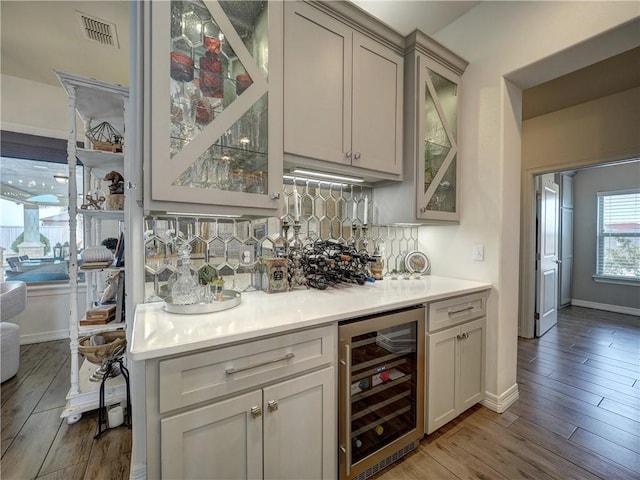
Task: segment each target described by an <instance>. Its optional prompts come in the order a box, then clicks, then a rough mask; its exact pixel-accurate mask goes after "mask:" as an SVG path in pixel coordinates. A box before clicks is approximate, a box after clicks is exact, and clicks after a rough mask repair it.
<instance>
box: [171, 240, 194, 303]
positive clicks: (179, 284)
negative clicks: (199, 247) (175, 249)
mask: <svg viewBox="0 0 640 480" xmlns="http://www.w3.org/2000/svg"><path fill="white" fill-rule="evenodd" d="M190 265H191V246H190V245H188V244H186V245H184V246H183V247H182V248H181V249H180V253H179V258H178V270H177V272H176V273H177V276H178V278H177V279H176V281H175V283H174V284H173V287H172V288H171V301H172V303H173V304H175V305H192V304H194V303H198V291H199V285H198V280H197V279H196V277H195V275H193V273H192V272H191V266H190Z"/></svg>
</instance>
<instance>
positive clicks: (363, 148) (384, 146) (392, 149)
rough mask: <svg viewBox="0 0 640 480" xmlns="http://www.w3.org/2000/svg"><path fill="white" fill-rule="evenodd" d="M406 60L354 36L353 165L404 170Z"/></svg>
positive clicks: (363, 38)
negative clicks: (404, 82) (403, 137)
mask: <svg viewBox="0 0 640 480" xmlns="http://www.w3.org/2000/svg"><path fill="white" fill-rule="evenodd" d="M402 82H403V59H402V57H401V56H400V55H398V54H396V53H394V52H393V51H391V50H390V49H388V48H386V47H384V46H382V45H380V44H379V43H377V42H375V41H373V40H371V39H370V38H367V37H365V36H363V35H360V34H357V33H354V35H353V117H352V118H353V119H352V127H351V131H352V137H353V140H352V154H351V155H352V164H353V166H357V167H362V168H367V169H371V170H377V171H381V172H387V173H394V174H401V173H402V101H403V97H402V94H403V93H402V92H403V83H402Z"/></svg>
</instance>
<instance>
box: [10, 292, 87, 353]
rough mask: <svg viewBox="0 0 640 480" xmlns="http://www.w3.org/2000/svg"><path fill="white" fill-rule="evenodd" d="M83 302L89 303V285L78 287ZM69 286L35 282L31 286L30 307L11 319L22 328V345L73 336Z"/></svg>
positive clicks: (28, 300) (79, 296) (28, 295)
mask: <svg viewBox="0 0 640 480" xmlns="http://www.w3.org/2000/svg"><path fill="white" fill-rule="evenodd" d="M78 298H79V300H78V301H79V303H80V304H81V305H82V304H84V302H86V288H85V286H84V285H80V286H79V287H78ZM69 311H70V304H69V285H68V284H66V283H56V284H42V285H37V284H31V285H28V286H27V306H26V308H25V309H24V311H23V312H22V313H20V315H16V316H15V317H13V318H12V319H11V323H15V324H16V325H18V326H19V327H20V344H21V345H22V344H27V343H37V342H46V341H49V340H58V339H61V338H69Z"/></svg>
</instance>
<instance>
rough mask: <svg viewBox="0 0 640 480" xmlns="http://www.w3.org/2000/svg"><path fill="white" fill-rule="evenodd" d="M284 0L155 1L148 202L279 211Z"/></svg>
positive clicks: (189, 209) (154, 206) (219, 210)
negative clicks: (269, 0) (279, 67)
mask: <svg viewBox="0 0 640 480" xmlns="http://www.w3.org/2000/svg"><path fill="white" fill-rule="evenodd" d="M280 3H281V2H267V1H253V0H248V1H238V0H233V1H202V0H187V1H175V0H174V1H170V2H149V4H150V6H149V7H148V9H147V10H146V14H145V25H146V26H147V27H148V28H147V30H146V33H147V37H146V38H148V39H150V41H149V42H147V43H148V44H149V46H148V47H147V48H148V49H149V52H150V58H151V62H150V63H149V64H148V67H147V68H148V70H149V71H150V72H151V74H150V75H147V76H145V78H146V79H145V82H147V83H146V86H147V87H148V88H149V90H148V91H150V95H149V94H147V96H146V97H145V99H144V103H145V107H144V112H145V113H144V118H145V120H144V132H145V135H146V137H145V145H144V147H143V151H144V165H145V168H144V170H145V210H149V211H175V212H181V213H205V214H206V213H209V214H243V215H264V214H273V213H275V212H276V211H277V209H278V205H279V202H278V199H277V198H276V197H277V192H279V191H280V190H281V185H282V131H281V128H282V127H281V125H282V93H281V86H280V85H281V82H282V73H281V72H279V71H277V68H275V67H274V68H270V66H271V65H281V61H279V60H280V57H281V56H282V40H281V37H282V33H281V32H282V5H281V4H280ZM149 27H150V28H149ZM147 58H149V57H147Z"/></svg>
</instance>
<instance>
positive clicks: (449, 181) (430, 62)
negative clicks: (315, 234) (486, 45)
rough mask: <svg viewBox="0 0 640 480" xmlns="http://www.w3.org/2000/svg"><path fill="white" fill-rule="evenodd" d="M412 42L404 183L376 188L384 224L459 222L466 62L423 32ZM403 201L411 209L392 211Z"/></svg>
mask: <svg viewBox="0 0 640 480" xmlns="http://www.w3.org/2000/svg"><path fill="white" fill-rule="evenodd" d="M407 40H408V50H407V54H406V56H405V109H404V113H405V137H404V151H405V162H406V164H405V169H404V181H403V182H402V183H401V184H394V185H386V186H382V187H380V188H377V189H376V190H375V192H374V197H375V201H376V204H377V205H379V207H380V223H383V224H386V223H397V222H416V221H417V222H425V223H429V222H433V221H445V222H455V221H458V220H459V218H460V191H461V188H460V168H461V166H460V161H459V155H458V138H459V136H460V134H459V131H458V125H459V123H460V122H459V117H460V105H461V96H462V73H463V72H464V69H465V68H466V65H467V62H466V61H464V60H463V59H461V58H460V57H458V56H457V55H455V54H454V53H453V52H450V51H448V50H446V49H445V48H444V47H442V46H441V45H439V44H437V43H436V42H434V41H433V40H431V39H430V38H428V37H427V36H426V35H424V34H422V33H421V32H419V31H415V32H414V33H413V34H411V35H410V36H409V37H408V39H407ZM399 203H402V204H403V205H407V208H403V209H398V208H394V207H393V206H394V205H398V204H399Z"/></svg>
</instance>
